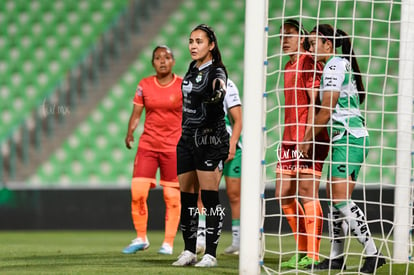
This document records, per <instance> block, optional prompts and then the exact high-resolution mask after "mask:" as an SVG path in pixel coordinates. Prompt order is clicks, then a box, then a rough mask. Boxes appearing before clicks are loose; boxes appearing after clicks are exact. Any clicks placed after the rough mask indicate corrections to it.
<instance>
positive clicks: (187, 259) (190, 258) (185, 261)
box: [172, 250, 197, 266]
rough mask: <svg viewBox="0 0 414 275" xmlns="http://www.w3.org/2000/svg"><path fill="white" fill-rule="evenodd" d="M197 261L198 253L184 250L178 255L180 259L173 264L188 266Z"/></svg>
mask: <svg viewBox="0 0 414 275" xmlns="http://www.w3.org/2000/svg"><path fill="white" fill-rule="evenodd" d="M196 262H197V255H196V254H194V253H193V252H191V251H188V250H184V251H183V252H181V254H180V256H178V260H176V261H175V262H173V263H172V265H173V266H186V265H193V264H195V263H196Z"/></svg>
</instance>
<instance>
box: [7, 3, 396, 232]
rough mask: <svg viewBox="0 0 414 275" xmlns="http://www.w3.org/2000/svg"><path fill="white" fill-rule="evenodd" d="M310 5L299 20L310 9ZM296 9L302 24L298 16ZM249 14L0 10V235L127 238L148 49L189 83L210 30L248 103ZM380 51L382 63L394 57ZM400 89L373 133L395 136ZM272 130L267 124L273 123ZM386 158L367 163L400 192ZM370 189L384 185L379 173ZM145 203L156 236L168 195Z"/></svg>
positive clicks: (222, 7) (65, 7)
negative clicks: (192, 36)
mask: <svg viewBox="0 0 414 275" xmlns="http://www.w3.org/2000/svg"><path fill="white" fill-rule="evenodd" d="M291 2H292V3H293V2H295V1H291ZM311 2H312V1H308V2H305V3H303V4H304V7H303V9H304V10H306V9H309V10H312V9H314V8H315V7H313V5H314V4H312V3H311ZM272 3H274V4H275V5H276V6H277V5H278V4H277V3H276V2H273V1H272ZM276 6H275V8H277V7H276ZM384 8H385V7H384ZM289 9H292V14H297V11H296V10H295V5H294V4H292V5H291V6H289ZM358 12H359V13H363V12H364V10H360V11H358ZM368 12H369V11H368ZM379 12H381V11H379ZM383 12H386V11H383ZM244 13H245V12H244V1H243V0H233V1H221V0H210V1H201V0H200V1H198V0H197V1H194V0H168V1H162V0H77V1H73V0H54V1H49V0H31V1H26V0H3V1H0V26H1V29H0V102H1V103H0V104H1V117H0V120H1V125H2V127H1V128H0V145H1V154H0V181H1V188H2V189H1V192H0V217H1V218H2V219H3V218H4V219H3V220H7V221H8V222H7V223H1V226H0V228H27V229H31V228H132V225H131V222H130V208H129V207H130V204H129V203H130V196H129V186H130V177H131V172H132V163H133V159H134V156H135V150H127V149H126V148H125V146H124V141H123V140H124V135H125V132H126V128H127V123H128V118H129V115H130V112H131V109H132V98H133V95H134V92H135V88H136V85H137V83H138V81H139V80H140V79H141V78H142V77H144V76H147V75H149V74H153V69H152V66H151V52H152V49H153V48H154V46H155V45H158V44H167V45H169V46H170V47H171V48H172V50H173V52H174V55H175V57H176V66H175V70H174V71H175V72H176V73H177V74H179V75H184V73H185V71H186V69H187V66H188V63H189V61H190V59H189V55H188V50H187V41H188V35H189V33H190V31H191V29H192V28H193V27H194V26H196V25H197V24H199V23H207V24H209V25H211V26H213V28H214V29H215V31H216V32H217V35H218V38H219V41H218V42H219V45H220V48H221V50H222V55H223V58H224V61H225V64H226V66H227V69H228V71H229V75H230V77H231V78H232V79H233V80H234V81H235V83H236V84H237V85H238V87H239V90H240V91H241V92H243V54H244V52H243V51H244V47H243V44H244V41H243V40H244V31H243V30H244ZM286 14H289V11H286ZM362 16H363V14H360V15H359V16H357V17H362ZM381 26H382V25H381V24H379V25H378V27H376V28H375V31H376V32H378V33H381V32H384V35H386V34H387V33H388V32H389V30H387V29H386V26H385V25H384V28H381ZM307 27H308V28H309V27H311V26H307ZM344 28H345V29H346V27H344ZM368 46H369V45H368ZM377 46H378V49H379V51H380V52H381V51H385V52H386V53H388V51H390V50H391V51H393V50H395V51H396V50H397V49H398V48H397V47H391V48H390V45H385V44H384V45H380V42H377ZM252 54H254V53H252ZM395 54H396V55H398V53H397V52H396V53H395ZM384 64H385V63H384ZM384 64H383V63H378V64H372V66H371V67H370V70H371V71H370V73H372V74H375V73H381V72H382V74H384V73H387V70H390V68H387V67H385V65H384ZM391 69H392V68H391ZM390 74H391V75H393V74H395V72H392V71H391V72H390ZM377 79H378V81H377V82H373V83H370V85H371V86H370V90H373V91H374V90H378V91H383V86H384V85H385V84H384V83H383V82H382V81H383V80H382V81H381V80H379V78H377ZM393 85H396V83H395V81H394V82H392V81H389V82H388V83H387V84H386V85H385V86H386V89H387V90H389V91H390V96H389V97H387V99H386V101H384V98H383V97H378V100H382V101H384V102H382V106H381V110H386V111H389V112H390V115H388V114H384V113H383V114H379V115H377V116H375V117H369V118H368V120H371V122H372V121H374V123H377V124H378V126H377V127H376V128H380V125H382V126H383V127H387V126H388V125H393V126H392V129H395V118H394V116H393V115H392V114H393V112H395V110H396V88H395V86H393ZM373 96H375V95H373ZM379 103H381V102H379ZM277 121H278V118H277V117H272V116H269V119H268V122H267V123H268V124H275V123H276V122H277ZM368 125H369V123H368ZM141 129H142V124H141ZM139 132H140V129H139V130H138V131H137V133H136V141H138V136H139ZM394 134H395V133H394ZM372 135H373V140H372V142H371V143H372V144H381V145H383V146H385V147H387V146H388V147H389V148H395V139H393V138H387V137H385V136H384V133H380V132H374V133H372ZM387 142H388V143H389V144H385V143H387ZM137 143H138V142H135V146H136V145H137ZM390 150H391V149H390ZM381 152H385V154H384V155H383V154H382V153H381V155H380V156H377V155H375V154H373V156H372V160H375V161H378V162H380V163H383V161H385V162H384V163H387V165H388V164H389V165H390V167H391V168H390V169H384V170H383V171H381V172H380V173H384V175H382V174H381V179H382V180H384V181H387V182H393V173H392V172H393V165H395V160H394V158H393V154H391V153H393V152H391V153H390V154H389V155H387V154H386V151H381ZM366 177H368V179H369V178H370V177H371V178H372V179H373V180H376V181H378V174H377V173H373V174H372V175H371V174H368V175H366ZM224 194H225V193H224V192H223V191H222V196H221V198H222V200H223V203H224V205H225V206H226V205H228V204H227V201H226V196H225V195H224ZM388 195H389V196H390V198H392V197H393V196H392V195H391V194H388ZM149 200H150V201H149V203H150V211H155V213H157V214H154V212H153V213H150V226H151V224H152V226H154V227H158V226H159V228H162V226H161V225H162V224H163V219H161V220H160V221H158V220H159V219H156V218H155V217H158V216H159V215H162V216H163V214H162V211H163V209H162V208H163V207H151V205H158V206H159V204H158V203H157V202H159V201H162V194H161V193H160V192H157V190H155V191H154V192H152V193H151V194H150V198H149ZM158 213H159V215H158ZM227 216H228V217H227V218H229V215H227ZM151 217H152V218H151ZM154 224H156V225H154ZM226 224H227V225H228V224H229V223H228V222H227V223H226Z"/></svg>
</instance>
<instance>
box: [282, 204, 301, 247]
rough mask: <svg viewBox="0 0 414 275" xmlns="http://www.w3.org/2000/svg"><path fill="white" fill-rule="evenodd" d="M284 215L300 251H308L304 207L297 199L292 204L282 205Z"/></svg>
mask: <svg viewBox="0 0 414 275" xmlns="http://www.w3.org/2000/svg"><path fill="white" fill-rule="evenodd" d="M282 210H283V213H284V214H285V216H286V219H287V221H288V223H289V225H290V228H291V229H292V232H293V233H294V236H295V240H296V243H297V244H298V250H299V251H302V252H304V251H306V250H307V238H306V226H305V218H304V212H303V208H302V206H301V205H300V204H299V203H298V201H297V200H296V199H295V200H294V201H293V202H291V203H290V204H282Z"/></svg>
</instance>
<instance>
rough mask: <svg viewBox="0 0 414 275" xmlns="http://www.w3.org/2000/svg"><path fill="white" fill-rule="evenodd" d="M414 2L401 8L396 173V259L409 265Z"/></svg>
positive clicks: (411, 212) (408, 1)
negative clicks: (407, 262)
mask: <svg viewBox="0 0 414 275" xmlns="http://www.w3.org/2000/svg"><path fill="white" fill-rule="evenodd" d="M413 14H414V1H412V0H405V1H403V2H402V6H401V29H400V63H399V81H398V94H399V96H398V120H397V123H398V125H397V127H398V132H397V147H398V149H397V169H396V173H395V182H396V188H395V199H394V201H395V208H394V224H395V225H396V226H395V228H394V255H393V257H394V259H395V261H396V262H406V261H407V260H408V258H409V256H410V255H409V251H410V243H409V241H408V240H409V237H410V233H411V230H410V229H411V227H412V223H413V217H412V215H413V210H412V209H413V205H412V202H411V199H412V198H411V189H412V186H411V185H412V184H413V183H412V182H411V180H412V175H411V168H412V163H411V162H412V158H411V151H412V145H411V144H412V142H413V141H412V138H413V137H412V127H413V121H412V119H413V102H412V99H413V95H414V81H413V76H414V55H413V53H412V51H413V49H414V17H413Z"/></svg>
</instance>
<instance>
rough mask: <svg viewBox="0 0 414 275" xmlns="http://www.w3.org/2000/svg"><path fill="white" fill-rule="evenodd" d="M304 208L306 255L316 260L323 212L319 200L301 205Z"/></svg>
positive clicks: (317, 258)
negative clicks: (306, 239)
mask: <svg viewBox="0 0 414 275" xmlns="http://www.w3.org/2000/svg"><path fill="white" fill-rule="evenodd" d="M303 208H304V209H305V220H306V232H307V233H308V234H307V236H308V248H307V250H308V257H310V258H312V259H314V260H316V261H318V260H319V248H320V243H321V236H322V226H323V220H322V219H323V213H322V207H321V203H320V202H319V200H313V201H309V202H307V203H305V204H304V205H303Z"/></svg>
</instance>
